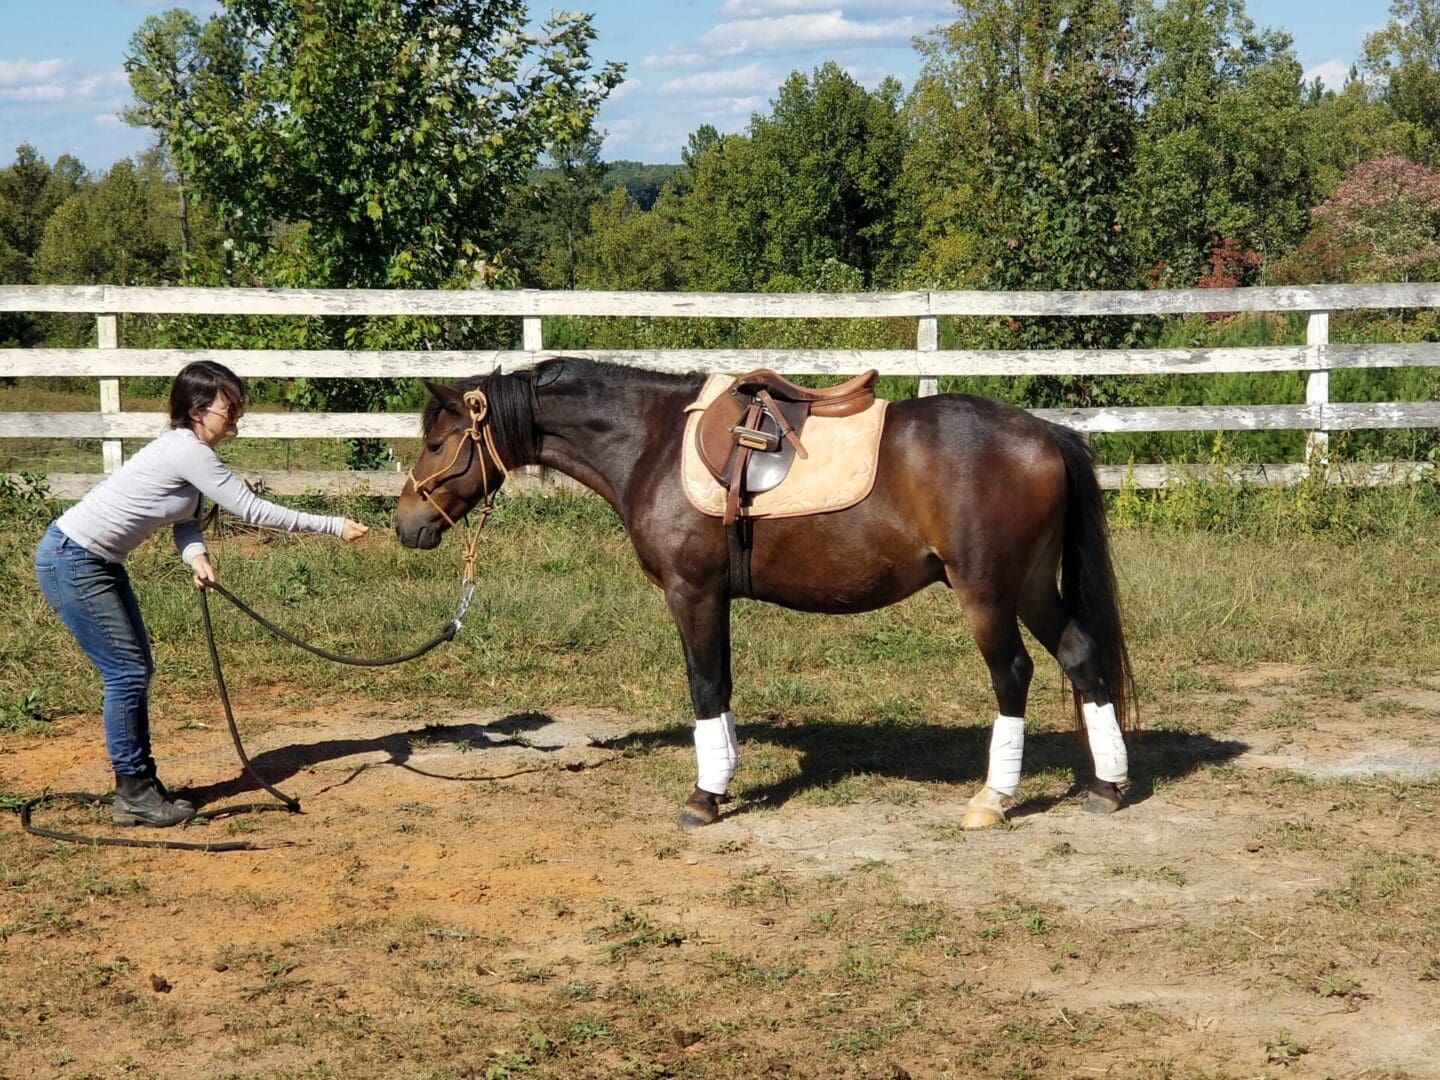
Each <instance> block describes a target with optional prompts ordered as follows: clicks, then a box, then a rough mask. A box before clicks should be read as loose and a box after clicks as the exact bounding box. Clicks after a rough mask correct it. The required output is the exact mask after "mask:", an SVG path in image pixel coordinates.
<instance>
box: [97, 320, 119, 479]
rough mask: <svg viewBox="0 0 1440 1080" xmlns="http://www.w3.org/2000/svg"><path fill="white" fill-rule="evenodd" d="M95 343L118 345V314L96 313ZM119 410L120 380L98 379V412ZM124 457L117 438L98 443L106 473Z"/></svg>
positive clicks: (104, 346) (100, 345)
mask: <svg viewBox="0 0 1440 1080" xmlns="http://www.w3.org/2000/svg"><path fill="white" fill-rule="evenodd" d="M95 344H96V345H97V346H98V347H99V348H102V349H118V348H119V347H120V317H119V316H118V315H97V316H96V317H95ZM119 411H120V380H119V379H101V380H100V412H101V413H102V414H105V413H118V412H119ZM123 459H124V453H123V444H122V443H121V442H120V440H119V439H106V440H104V441H103V442H102V443H101V444H100V460H101V462H102V464H103V465H104V468H105V471H106V472H107V473H113V472H114V471H115V470H116V469H118V468H120V464H121V462H122V461H123Z"/></svg>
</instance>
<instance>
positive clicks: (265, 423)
mask: <svg viewBox="0 0 1440 1080" xmlns="http://www.w3.org/2000/svg"><path fill="white" fill-rule="evenodd" d="M1436 306H1440V283H1420V284H1406V285H1327V286H1314V287H1303V288H1255V289H1203V290H1202V289H1185V290H1174V291H1153V292H1080V293H1044V292H1032V293H1000V292H938V291H937V292H901V293H844V294H835V293H826V294H815V293H780V294H728V293H616V292H532V291H523V292H498V291H473V292H467V291H449V292H417V291H403V290H306V289H289V290H279V289H190V288H136V287H122V286H108V285H99V286H6V287H0V312H71V313H85V314H94V315H95V316H96V318H97V333H96V340H97V346H96V348H93V349H7V350H0V376H51V377H55V376H88V377H98V378H99V380H100V401H99V410H98V411H97V412H94V413H75V412H65V413H29V412H16V411H8V412H7V411H0V439H5V438H25V439H36V438H42V439H48V438H54V439H70V440H73V439H99V440H102V462H103V467H104V470H105V471H106V472H109V471H112V470H114V469H115V468H116V467H118V465H119V464H120V460H121V443H120V440H121V439H144V438H149V437H151V436H154V435H156V434H158V432H159V431H160V430H161V429H162V428H163V427H164V421H165V418H164V417H163V416H161V415H160V414H157V413H126V412H122V411H121V409H120V392H119V379H120V378H121V377H126V376H143V375H161V376H168V375H173V374H174V373H175V372H176V371H178V370H179V369H180V368H181V367H182V366H183V365H184V364H186V363H188V362H190V361H193V360H198V359H214V360H218V361H219V362H221V363H223V364H225V365H226V366H228V367H230V368H232V369H233V370H234V371H235V372H237V373H238V374H240V375H241V376H244V377H251V378H253V377H257V376H275V377H297V376H307V377H346V378H381V377H402V376H421V375H423V376H426V377H429V378H439V379H446V378H459V377H463V376H466V375H472V374H477V373H480V372H484V371H488V370H490V368H491V367H493V366H494V365H495V364H501V365H503V367H504V368H505V369H507V370H510V369H514V368H518V367H524V366H526V365H529V364H532V363H534V362H536V361H537V360H538V359H540V358H542V357H543V356H548V355H555V352H554V351H550V352H547V351H544V350H543V338H544V334H543V319H544V318H545V317H546V316H560V315H583V316H624V317H634V316H642V317H662V316H663V317H670V318H674V317H708V318H767V319H776V318H781V319H785V318H837V319H838V318H847V319H848V318H876V317H883V318H905V319H914V320H916V337H915V348H913V349H887V350H854V349H645V350H597V351H588V352H585V353H583V354H578V355H584V356H589V357H593V358H594V359H597V360H610V361H615V362H618V363H626V364H639V365H644V366H646V367H650V368H655V369H658V370H662V371H674V372H680V371H694V370H701V371H733V372H740V371H746V370H749V369H751V368H755V367H761V366H765V367H770V368H773V369H775V370H776V371H779V372H782V373H784V374H789V375H796V374H854V373H857V372H859V371H862V370H865V369H866V368H871V367H874V368H878V369H879V370H880V372H881V374H884V375H908V376H917V377H919V379H920V392H921V393H922V394H928V393H934V392H935V389H936V380H937V378H938V377H939V376H941V375H1002V376H1014V375H1038V374H1046V375H1155V374H1172V375H1175V374H1185V375H1195V374H1212V373H1220V372H1283V371H1299V372H1306V373H1308V378H1307V386H1306V399H1305V404H1304V405H1245V406H1216V407H1204V406H1156V407H1145V408H1094V409H1048V410H1038V412H1039V414H1040V415H1043V416H1045V417H1047V418H1049V419H1052V420H1056V421H1059V422H1061V423H1064V424H1068V425H1070V426H1071V427H1074V428H1076V429H1078V430H1080V431H1083V432H1087V433H1093V432H1155V431H1255V430H1276V429H1288V430H1303V431H1305V432H1307V458H1308V461H1307V462H1306V463H1288V464H1280V465H1263V466H1251V467H1245V468H1238V469H1232V470H1228V472H1229V473H1230V475H1232V476H1233V477H1235V478H1240V479H1246V480H1250V481H1253V482H1260V483H1288V482H1293V481H1295V480H1297V479H1300V478H1302V477H1303V476H1305V475H1307V473H1308V472H1309V470H1310V469H1311V468H1312V467H1325V468H1327V470H1328V473H1327V475H1329V476H1330V478H1331V479H1333V480H1335V481H1337V482H1346V483H1361V484H1377V483H1388V482H1396V481H1401V480H1406V479H1412V478H1415V477H1418V476H1421V475H1424V474H1425V473H1426V472H1428V471H1430V470H1431V468H1432V466H1430V465H1428V464H1420V463H1399V464H1395V465H1385V466H1365V467H1360V466H1345V467H1339V466H1330V464H1329V463H1328V462H1327V460H1326V454H1327V448H1328V438H1327V433H1328V432H1332V431H1342V430H1352V429H1369V428H1429V427H1440V402H1436V401H1420V402H1382V403H1363V404H1362V403H1357V404H1344V403H1332V402H1331V401H1330V400H1329V373H1330V372H1331V371H1332V370H1336V369H1340V368H1379V367H1417V366H1424V367H1436V366H1440V345H1434V344H1428V343H1427V344H1367V345H1331V344H1330V343H1329V313H1330V312H1331V311H1337V310H1356V309H1397V308H1429V307H1436ZM1233 311H1271V312H1287V311H1303V312H1307V313H1308V332H1307V334H1306V343H1305V344H1304V345H1285V346H1273V347H1264V348H1195V349H1093V350H1046V351H1035V350H942V349H940V348H939V347H938V341H939V334H938V320H939V318H940V317H942V316H947V315H966V316H977V315H978V316H1034V315H1041V316H1076V315H1122V316H1152V315H1174V314H1196V313H1213V312H1233ZM122 314H191V315H196V314H204V315H250V316H255V315H273V316H281V315H289V316H297V315H304V316H316V315H319V316H326V315H351V316H355V315H364V316H395V315H432V316H513V317H517V318H519V319H521V320H522V324H523V335H522V342H523V348H522V349H520V350H518V351H495V350H490V351H484V350H466V351H446V352H417V351H386V352H364V351H319V350H310V351H299V350H257V349H244V350H213V349H207V350H180V349H126V348H121V347H120V339H119V332H118V316H119V315H122ZM418 429H419V418H418V416H416V415H415V414H394V413H389V414H387V413H329V414H323V413H251V414H250V415H249V416H248V417H247V418H246V420H245V424H244V431H243V435H244V436H246V437H254V438H279V439H316V438H350V437H354V438H360V437H374V438H382V439H393V438H413V437H415V436H416V435H417V434H418ZM1197 468H1198V469H1201V470H1205V471H1209V470H1207V469H1205V467H1203V466H1201V467H1195V466H1192V467H1188V468H1187V469H1178V468H1177V467H1175V466H1166V465H1137V466H1133V467H1107V468H1104V469H1102V481H1103V482H1104V483H1105V484H1106V485H1107V486H1110V487H1115V486H1119V485H1120V484H1122V483H1132V484H1134V485H1135V486H1137V487H1143V488H1152V487H1159V486H1163V485H1164V484H1165V483H1167V482H1170V481H1172V480H1174V478H1175V477H1176V476H1177V474H1183V473H1185V472H1193V471H1195V470H1196V469H1197ZM245 475H246V476H247V477H253V478H254V479H256V480H260V481H262V482H263V483H264V484H265V486H266V488H267V489H268V490H270V491H273V492H276V493H298V492H303V491H309V490H337V489H343V490H363V491H370V492H375V493H381V494H393V493H395V492H396V491H398V490H399V487H400V484H401V482H402V479H403V478H402V477H401V476H400V475H398V474H395V473H390V472H379V473H362V472H317V471H297V472H254V471H250V472H246V473H245ZM98 479H99V474H94V473H70V474H55V475H51V476H50V477H49V483H50V488H51V491H52V492H53V493H54V494H55V495H57V496H59V497H62V498H76V497H78V496H79V495H80V494H82V493H83V492H84V491H85V490H87V489H88V488H89V487H90V486H91V485H92V484H94V483H95V482H96V481H97V480H98Z"/></svg>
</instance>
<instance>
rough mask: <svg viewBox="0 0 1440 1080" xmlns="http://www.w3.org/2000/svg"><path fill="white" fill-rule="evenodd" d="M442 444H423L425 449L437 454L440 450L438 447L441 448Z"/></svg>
mask: <svg viewBox="0 0 1440 1080" xmlns="http://www.w3.org/2000/svg"><path fill="white" fill-rule="evenodd" d="M444 445H445V444H444V443H438V442H432V443H426V444H425V449H426V450H429V451H430V453H432V454H438V453H439V452H440V448H441V447H442V446H444Z"/></svg>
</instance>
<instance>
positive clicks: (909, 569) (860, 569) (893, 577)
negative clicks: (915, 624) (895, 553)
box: [750, 549, 945, 615]
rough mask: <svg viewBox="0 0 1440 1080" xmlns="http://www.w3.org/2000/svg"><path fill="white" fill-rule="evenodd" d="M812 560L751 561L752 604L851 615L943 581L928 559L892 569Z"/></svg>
mask: <svg viewBox="0 0 1440 1080" xmlns="http://www.w3.org/2000/svg"><path fill="white" fill-rule="evenodd" d="M755 554H756V555H757V556H758V555H760V551H759V550H758V549H757V551H756V552H755ZM857 554H858V553H857ZM817 556H818V553H817V552H815V551H814V550H813V549H811V550H810V551H809V552H808V553H807V552H805V551H796V552H793V553H790V554H789V555H788V556H786V557H775V558H752V560H751V565H750V584H751V591H752V592H753V593H754V595H755V599H757V600H764V601H767V602H769V603H772V604H779V605H780V606H781V607H788V608H793V609H795V610H796V611H811V612H815V613H817V614H822V615H852V614H855V613H857V612H861V611H874V610H875V609H876V608H882V607H888V606H889V605H890V604H895V603H899V602H900V601H901V600H904V599H905V598H906V597H907V596H910V595H911V594H912V593H916V592H919V591H920V590H921V589H923V588H925V586H927V585H931V584H934V583H935V582H937V581H943V580H944V577H945V571H944V567H943V565H942V564H941V563H940V561H939V559H937V558H935V557H934V556H933V555H926V556H924V557H920V558H915V559H909V560H905V561H904V562H903V563H901V564H898V565H897V564H896V563H895V562H891V561H886V560H880V559H866V558H861V557H852V558H850V559H847V560H845V561H844V563H843V564H842V565H834V566H832V565H828V564H827V560H826V559H825V558H823V557H817Z"/></svg>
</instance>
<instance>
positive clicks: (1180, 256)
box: [1136, 0, 1317, 287]
mask: <svg viewBox="0 0 1440 1080" xmlns="http://www.w3.org/2000/svg"><path fill="white" fill-rule="evenodd" d="M1138 27H1139V32H1140V35H1141V38H1142V40H1143V42H1144V44H1145V46H1146V48H1147V50H1148V52H1149V53H1150V55H1149V59H1148V63H1147V64H1146V66H1145V70H1144V77H1143V82H1142V90H1143V104H1144V114H1143V122H1142V124H1141V127H1140V132H1139V138H1138V143H1137V149H1136V172H1137V177H1138V178H1139V182H1140V187H1141V191H1140V206H1141V208H1142V209H1141V213H1140V214H1139V216H1138V217H1139V220H1138V221H1137V226H1138V237H1137V239H1138V241H1139V244H1140V247H1141V252H1142V255H1141V258H1142V260H1143V261H1144V263H1145V264H1146V265H1147V267H1149V268H1150V269H1151V271H1152V273H1153V274H1154V275H1155V280H1156V281H1157V282H1159V283H1163V284H1166V285H1170V286H1182V287H1183V286H1189V285H1193V284H1195V282H1196V280H1197V279H1198V278H1199V277H1200V274H1201V269H1202V267H1203V266H1204V265H1205V264H1206V262H1207V260H1208V259H1209V257H1210V255H1211V253H1212V252H1213V251H1215V250H1217V249H1218V248H1221V247H1223V246H1225V244H1226V243H1227V242H1228V243H1229V244H1230V245H1231V246H1233V247H1237V248H1239V249H1241V250H1255V251H1258V252H1259V253H1260V254H1261V255H1262V256H1266V257H1274V256H1275V255H1278V254H1282V253H1283V252H1284V251H1286V250H1288V249H1289V247H1290V246H1291V245H1293V243H1294V242H1295V241H1296V240H1297V239H1298V238H1299V236H1300V235H1301V234H1302V233H1303V232H1304V230H1305V228H1306V227H1307V218H1306V213H1307V208H1308V207H1309V206H1310V205H1311V204H1312V203H1313V202H1314V200H1315V197H1316V190H1317V189H1316V175H1315V174H1316V170H1315V166H1314V162H1313V158H1312V154H1311V140H1310V138H1309V137H1308V131H1309V123H1310V115H1311V113H1312V111H1313V110H1311V109H1308V108H1307V107H1306V104H1305V101H1304V96H1303V93H1302V86H1301V70H1300V65H1299V63H1298V62H1297V61H1296V59H1295V56H1294V52H1293V49H1292V47H1291V41H1290V38H1289V37H1288V36H1287V35H1285V34H1283V33H1279V32H1276V31H1273V30H1266V31H1263V32H1258V31H1257V30H1256V29H1255V25H1254V23H1253V22H1251V20H1250V19H1249V18H1248V17H1247V16H1246V14H1245V6H1244V2H1243V0H1164V2H1163V3H1159V4H1154V5H1147V7H1146V8H1144V9H1143V10H1142V12H1141V15H1140V18H1139V20H1138Z"/></svg>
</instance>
